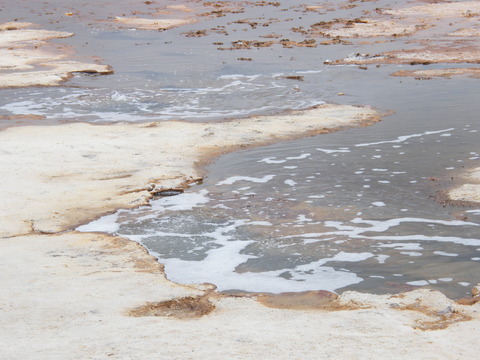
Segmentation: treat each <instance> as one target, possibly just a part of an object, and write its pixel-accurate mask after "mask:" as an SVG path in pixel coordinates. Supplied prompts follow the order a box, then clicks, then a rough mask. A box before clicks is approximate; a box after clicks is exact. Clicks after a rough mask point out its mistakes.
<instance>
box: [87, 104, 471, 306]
mask: <svg viewBox="0 0 480 360" xmlns="http://www.w3.org/2000/svg"><path fill="white" fill-rule="evenodd" d="M395 116H396V117H398V116H399V114H398V113H397V115H395ZM388 121H389V120H384V123H381V124H379V125H376V126H379V127H383V126H387V127H389V125H388ZM385 122H387V123H385ZM450 125H455V127H450V128H443V129H438V128H437V129H435V130H433V129H431V130H426V131H422V132H413V133H406V132H405V129H410V128H411V129H412V130H413V129H414V128H415V125H414V124H413V123H411V122H408V123H406V124H404V126H403V132H402V135H398V136H395V135H393V134H394V133H391V134H392V135H390V137H389V138H383V140H382V139H381V138H379V137H378V134H375V131H372V130H376V129H375V128H370V129H369V128H365V129H354V130H349V131H343V132H338V133H333V134H328V135H321V136H317V137H313V138H310V139H304V140H299V141H292V142H288V143H282V144H276V145H272V146H268V147H264V148H260V149H254V150H249V151H243V152H241V153H236V154H231V155H227V156H224V157H222V158H221V159H220V160H218V161H217V162H215V163H214V164H212V165H211V166H210V167H209V168H208V174H209V175H208V177H207V179H205V181H204V183H203V184H202V185H197V186H195V187H192V188H190V189H189V190H187V191H186V192H185V193H183V194H181V195H177V196H173V197H166V198H160V199H157V200H154V201H152V203H151V206H148V207H143V208H139V209H136V210H132V211H120V212H118V213H117V214H114V215H111V216H109V217H107V218H103V219H100V220H99V221H98V222H93V223H91V224H89V225H86V226H84V227H81V228H79V230H82V231H109V232H112V233H114V234H118V235H121V236H125V237H128V238H130V239H132V240H135V241H138V242H141V243H142V244H144V245H145V246H146V247H147V248H148V249H149V250H150V252H151V253H152V254H154V255H155V256H157V257H158V258H159V259H160V262H162V263H163V264H165V268H166V273H167V276H168V277H169V278H170V279H171V280H173V281H176V282H180V283H191V282H194V283H195V282H196V283H202V282H212V283H215V284H216V285H217V286H218V288H219V290H221V291H226V292H237V291H250V292H273V293H278V292H286V291H307V290H320V289H321V290H329V291H337V292H342V291H344V290H350V289H355V290H360V291H368V292H373V293H386V292H388V293H392V292H393V293H394V292H401V291H405V290H410V289H414V288H417V287H429V288H434V289H438V290H440V291H442V292H444V293H445V294H448V295H450V296H452V297H461V296H464V295H466V294H468V293H469V291H470V288H471V286H472V285H475V284H476V282H478V275H479V273H478V263H479V261H480V236H479V234H480V209H468V208H465V209H460V210H463V214H464V215H465V216H462V220H459V219H457V218H456V217H455V215H456V213H457V212H458V211H459V209H458V208H454V207H450V206H446V207H444V206H442V205H441V204H438V203H436V202H435V201H434V199H433V198H432V196H433V190H432V188H430V184H429V183H430V182H432V180H431V178H430V176H431V175H432V174H450V173H451V174H452V176H454V174H456V172H457V171H458V169H461V168H462V166H465V165H467V164H471V163H472V162H474V161H476V159H477V158H478V155H479V154H478V152H475V151H469V152H467V151H466V149H468V146H465V143H470V144H471V145H473V143H472V141H471V140H473V138H474V137H475V134H477V131H478V130H480V128H479V127H478V125H476V126H473V125H471V124H463V125H461V126H458V125H459V124H458V123H455V124H453V123H450ZM376 126H375V127H376ZM426 126H427V125H425V124H423V125H421V126H420V127H422V128H425V127H426ZM369 130H370V131H369ZM380 130H381V129H380ZM379 133H381V132H379ZM359 140H360V141H359ZM459 144H464V145H463V146H461V147H460V146H459ZM452 150H453V151H452Z"/></svg>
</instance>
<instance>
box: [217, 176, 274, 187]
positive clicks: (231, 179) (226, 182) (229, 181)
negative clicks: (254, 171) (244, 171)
mask: <svg viewBox="0 0 480 360" xmlns="http://www.w3.org/2000/svg"><path fill="white" fill-rule="evenodd" d="M274 177H275V175H265V176H264V177H261V178H255V177H250V176H231V177H229V178H227V179H225V180H222V181H220V182H218V183H217V185H232V184H234V183H236V182H238V181H250V182H254V183H267V182H269V181H270V180H272V179H273V178H274Z"/></svg>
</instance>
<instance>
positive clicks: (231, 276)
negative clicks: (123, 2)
mask: <svg viewBox="0 0 480 360" xmlns="http://www.w3.org/2000/svg"><path fill="white" fill-rule="evenodd" d="M252 224H255V225H259V224H260V225H263V223H260V222H255V223H249V222H247V221H245V220H236V221H234V222H232V223H231V224H229V225H225V226H220V227H219V228H217V229H216V230H215V231H214V232H212V233H210V234H208V235H209V236H210V237H212V238H214V239H215V243H216V244H218V245H221V247H219V248H215V249H212V250H209V251H208V252H207V257H206V258H205V259H203V260H202V261H186V260H181V259H174V258H173V259H172V258H170V259H168V258H167V259H163V258H162V259H161V262H162V263H164V264H165V269H166V274H167V276H168V278H169V279H170V280H172V281H175V282H178V283H182V284H191V283H204V282H212V283H214V284H215V285H217V287H218V289H219V290H220V291H223V290H231V289H242V290H245V291H253V292H272V293H279V292H285V291H306V290H312V289H324V290H329V291H335V290H336V289H339V288H342V287H345V286H348V285H352V284H356V283H358V282H360V281H362V279H361V278H359V277H358V276H356V275H355V274H353V273H349V272H347V271H341V270H335V269H333V268H332V267H327V266H319V264H320V263H322V264H325V263H327V262H329V261H361V260H363V259H366V258H368V257H371V256H373V254H370V253H361V254H354V253H352V254H347V253H340V254H337V256H335V257H332V258H329V259H323V260H321V261H319V262H314V263H311V264H307V265H302V266H301V267H299V268H296V269H295V270H291V269H281V270H275V271H265V272H244V273H237V272H235V269H236V268H237V267H238V266H239V265H240V264H242V263H244V262H245V261H247V260H248V259H251V258H254V256H252V255H246V254H242V250H244V249H245V248H246V247H247V246H248V245H249V244H251V243H252V242H253V241H250V240H246V241H245V240H244V241H241V240H233V237H232V235H230V233H231V232H232V231H234V230H235V229H236V228H238V227H240V226H244V225H252ZM203 235H205V234H203ZM156 255H157V256H158V255H159V254H156ZM307 271H308V274H307V273H306V272H307ZM285 272H291V275H292V279H293V281H292V280H288V279H285V278H283V277H280V276H279V275H280V274H283V273H285ZM307 279H308V281H305V280H307Z"/></svg>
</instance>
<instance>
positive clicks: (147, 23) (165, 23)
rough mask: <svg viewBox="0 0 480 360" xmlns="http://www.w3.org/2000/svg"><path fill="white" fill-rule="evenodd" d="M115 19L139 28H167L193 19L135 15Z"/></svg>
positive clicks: (120, 22) (187, 22) (190, 21)
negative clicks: (149, 17)
mask: <svg viewBox="0 0 480 360" xmlns="http://www.w3.org/2000/svg"><path fill="white" fill-rule="evenodd" d="M115 21H116V22H117V23H119V24H122V25H125V26H127V27H130V28H135V29H139V30H167V29H170V28H173V27H176V26H181V25H185V24H190V23H193V22H195V20H194V19H191V18H189V19H145V18H137V17H129V18H126V17H117V18H116V19H115Z"/></svg>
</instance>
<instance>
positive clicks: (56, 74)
mask: <svg viewBox="0 0 480 360" xmlns="http://www.w3.org/2000/svg"><path fill="white" fill-rule="evenodd" d="M34 27H35V26H34V24H31V23H20V22H19V23H17V22H10V23H3V24H0V59H1V62H0V88H5V87H18V86H54V85H58V84H60V83H61V82H63V81H65V80H67V79H69V78H70V77H72V76H73V74H74V73H79V72H82V73H97V74H111V73H112V72H113V71H112V69H111V68H110V67H109V66H107V65H99V64H92V63H84V62H78V61H72V60H65V58H66V57H67V56H68V55H69V53H70V50H69V49H68V48H66V47H65V46H63V47H61V46H60V45H58V44H57V45H56V47H54V46H53V44H52V43H50V42H49V41H50V40H52V39H63V38H68V37H71V36H73V35H74V34H72V33H68V32H62V31H50V30H39V29H35V28H34Z"/></svg>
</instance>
